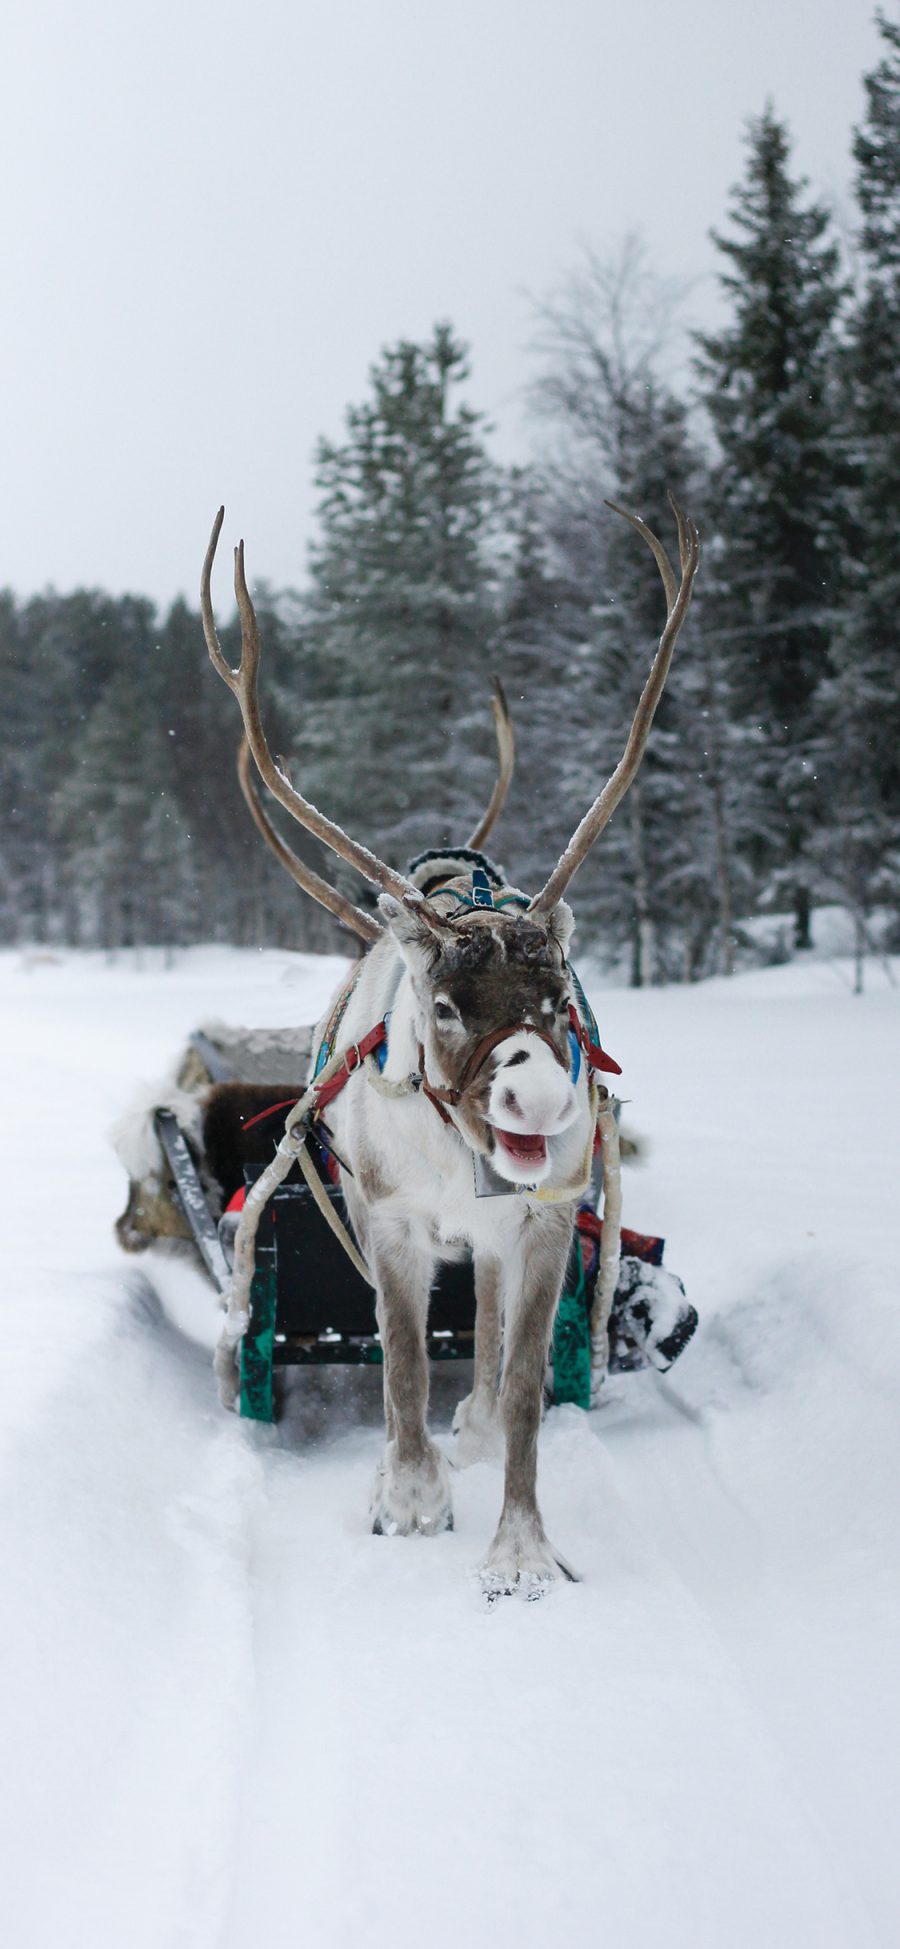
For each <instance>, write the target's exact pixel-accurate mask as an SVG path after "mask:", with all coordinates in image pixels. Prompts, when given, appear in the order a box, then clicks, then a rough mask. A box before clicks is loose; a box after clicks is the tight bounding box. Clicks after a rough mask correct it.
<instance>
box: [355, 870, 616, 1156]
mask: <svg viewBox="0 0 900 1949" xmlns="http://www.w3.org/2000/svg"><path fill="white" fill-rule="evenodd" d="M467 887H468V883H467V882H466V881H464V880H459V881H451V882H450V883H449V885H447V886H445V887H442V888H441V890H440V891H439V892H438V893H436V894H434V895H433V896H432V897H431V898H430V899H429V900H418V901H416V902H410V901H402V902H401V901H397V900H394V899H393V898H392V897H391V896H390V895H387V894H384V895H382V898H381V900H380V902H379V905H380V908H381V912H382V914H383V915H384V918H385V920H386V921H387V923H388V926H389V928H390V931H391V934H392V935H393V937H394V940H395V941H396V943H397V946H398V947H399V949H400V952H401V954H402V955H403V958H404V960H405V962H406V965H407V967H408V969H409V972H410V977H411V981H412V988H413V993H414V996H415V1008H416V1030H417V1035H418V1039H419V1043H420V1048H421V1063H422V1070H423V1075H424V1077H425V1079H426V1082H425V1087H426V1089H427V1091H428V1093H429V1095H431V1096H432V1098H433V1099H434V1100H436V1102H437V1103H438V1104H439V1105H440V1104H444V1105H447V1106H452V1120H453V1122H454V1123H455V1124H456V1126H457V1128H458V1129H460V1130H461V1132H462V1134H463V1136H464V1137H465V1139H466V1141H467V1142H468V1143H469V1144H470V1145H471V1146H472V1148H473V1149H475V1150H479V1151H482V1152H483V1153H485V1154H486V1155H487V1156H488V1157H490V1159H491V1162H492V1164H493V1166H494V1169H495V1170H496V1171H497V1172H498V1173H499V1175H500V1176H501V1177H505V1178H507V1179H508V1180H509V1181H510V1182H511V1183H513V1184H537V1183H541V1182H542V1181H543V1180H544V1179H545V1178H546V1177H547V1176H548V1175H549V1173H550V1171H551V1168H552V1162H553V1159H552V1140H553V1138H554V1137H558V1136H560V1135H561V1133H562V1132H563V1131H564V1130H567V1129H568V1127H569V1125H570V1124H571V1123H572V1122H573V1121H574V1119H575V1117H576V1116H577V1114H578V1104H577V1099H576V1094H575V1089H574V1086H573V1083H572V1081H571V1075H570V1069H571V1052H570V1046H569V1003H570V999H571V984H570V977H569V972H568V968H567V965H566V949H567V947H568V942H569V938H570V936H571V933H572V928H573V925H574V923H573V919H572V913H571V910H570V909H569V908H568V907H567V906H566V904H565V902H564V901H560V902H559V903H558V904H557V906H556V907H555V908H554V909H553V911H552V912H551V913H550V914H548V915H547V916H541V917H539V918H531V917H530V916H528V915H527V914H526V913H523V912H522V911H521V909H522V908H524V907H527V905H528V902H527V900H526V899H525V898H524V896H521V897H519V899H518V902H517V904H518V908H519V910H518V911H516V909H515V908H514V907H512V906H511V905H507V906H506V908H505V910H504V909H494V908H493V907H487V908H478V907H476V908H474V909H473V908H472V907H471V902H470V901H469V902H467V903H466V905H464V906H460V904H459V903H460V901H463V900H465V897H466V891H467Z"/></svg>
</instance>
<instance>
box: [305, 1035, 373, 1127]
mask: <svg viewBox="0 0 900 1949" xmlns="http://www.w3.org/2000/svg"><path fill="white" fill-rule="evenodd" d="M386 1040H387V1027H386V1025H385V1023H384V1022H376V1024H375V1027H374V1029H370V1030H369V1033H368V1035H364V1036H363V1039H362V1041H361V1042H352V1043H351V1044H350V1047H349V1049H348V1050H347V1054H346V1055H345V1057H344V1060H343V1062H342V1063H341V1065H340V1068H339V1069H336V1070H335V1072H334V1075H333V1076H332V1077H331V1078H330V1079H329V1081H328V1082H327V1083H326V1084H325V1085H324V1087H323V1088H321V1089H319V1088H316V1110H317V1111H319V1110H324V1109H325V1106H326V1104H328V1103H330V1102H331V1101H332V1099H333V1098H334V1097H336V1096H338V1095H339V1093H340V1091H341V1090H342V1089H343V1087H344V1084H345V1083H349V1081H350V1078H351V1076H354V1075H355V1074H356V1071H357V1070H358V1069H360V1068H361V1067H362V1065H363V1063H364V1062H365V1060H366V1057H367V1056H371V1054H372V1051H373V1049H380V1047H381V1044H382V1043H383V1042H385V1041H386Z"/></svg>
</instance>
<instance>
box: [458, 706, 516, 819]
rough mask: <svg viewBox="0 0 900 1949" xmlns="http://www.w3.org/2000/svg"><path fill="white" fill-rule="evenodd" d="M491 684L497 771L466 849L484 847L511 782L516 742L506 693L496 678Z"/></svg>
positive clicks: (504, 802)
mask: <svg viewBox="0 0 900 1949" xmlns="http://www.w3.org/2000/svg"><path fill="white" fill-rule="evenodd" d="M491 684H492V686H493V693H494V694H493V696H492V698H491V710H492V711H493V713H494V731H495V733H496V737H497V758H498V767H499V768H498V771H497V777H496V779H495V781H494V789H493V791H492V793H491V796H490V800H489V803H488V807H487V811H486V812H485V813H484V815H483V817H482V818H480V819H479V821H478V824H477V826H476V827H475V830H474V832H472V833H470V835H469V838H468V839H467V840H466V845H467V846H483V845H484V842H485V840H486V839H487V837H488V835H489V833H492V832H493V830H494V827H495V825H496V824H497V820H498V819H499V817H500V814H501V812H502V811H503V807H504V806H505V804H506V795H507V793H508V791H509V785H510V779H511V778H512V775H513V770H514V767H515V762H516V740H515V735H514V732H513V727H512V718H511V717H510V714H509V705H508V704H507V701H506V692H505V691H504V688H503V685H502V683H501V682H500V678H499V677H492V678H491Z"/></svg>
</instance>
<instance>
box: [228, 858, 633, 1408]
mask: <svg viewBox="0 0 900 1949" xmlns="http://www.w3.org/2000/svg"><path fill="white" fill-rule="evenodd" d="M441 892H442V893H450V894H452V896H453V898H454V899H455V900H456V901H457V902H458V903H459V904H458V913H459V914H460V915H461V914H463V913H465V912H471V911H472V910H473V909H474V908H477V907H492V908H495V909H496V908H503V907H510V906H519V907H527V906H528V905H529V902H528V901H527V900H526V899H525V898H524V896H523V895H521V894H516V893H510V892H507V891H505V890H498V889H495V888H493V887H492V886H491V884H490V881H489V879H488V876H487V873H486V872H484V870H483V869H482V868H480V867H476V868H475V870H474V871H473V873H472V892H471V895H469V894H466V893H460V892H459V891H458V890H457V889H456V888H452V887H443V888H441ZM454 918H455V916H454ZM566 968H567V970H568V973H569V975H570V977H571V980H572V984H573V987H574V989H575V994H576V996H577V999H578V1007H576V1006H575V1005H574V1004H573V1003H570V1005H569V1048H570V1060H571V1065H572V1080H573V1082H577V1080H578V1077H579V1075H580V1073H581V1060H582V1056H583V1057H584V1060H585V1062H586V1063H587V1065H588V1068H589V1071H590V1072H591V1074H590V1085H589V1087H590V1106H591V1118H590V1134H589V1138H588V1144H587V1150H586V1155H585V1158H584V1161H583V1166H582V1180H583V1181H582V1182H581V1183H580V1184H578V1185H566V1186H564V1187H562V1188H560V1189H556V1190H553V1189H549V1188H546V1187H544V1186H538V1187H536V1188H535V1187H528V1186H524V1185H523V1186H519V1187H510V1188H511V1189H516V1188H517V1189H519V1190H521V1191H526V1192H528V1195H529V1196H532V1197H534V1198H536V1199H538V1200H540V1201H541V1202H547V1201H549V1202H553V1203H557V1202H567V1201H572V1200H574V1199H576V1198H578V1197H579V1196H581V1195H582V1193H583V1192H584V1190H585V1189H586V1187H587V1184H588V1182H589V1179H590V1171H591V1157H592V1152H593V1146H594V1135H595V1130H597V1131H598V1132H599V1134H600V1135H602V1137H603V1140H604V1151H605V1152H608V1162H609V1164H610V1165H615V1160H616V1159H617V1138H616V1125H615V1115H614V1110H615V1104H614V1101H613V1099H611V1098H610V1097H609V1096H608V1095H607V1092H606V1090H605V1089H603V1088H602V1086H598V1085H597V1083H596V1082H595V1080H594V1072H595V1071H598V1070H605V1071H607V1072H611V1073H612V1074H613V1075H616V1076H619V1075H621V1073H622V1072H621V1069H620V1067H619V1064H618V1063H617V1062H615V1061H614V1060H613V1058H612V1056H609V1055H607V1053H606V1051H605V1050H604V1049H603V1047H602V1045H601V1043H600V1036H599V1032H598V1029H597V1024H596V1022H595V1020H594V1016H593V1014H592V1012H591V1008H590V1005H589V1003H588V1000H587V997H586V995H585V993H584V989H583V988H582V986H581V982H580V981H579V979H578V976H577V975H576V973H575V971H574V969H573V968H571V967H570V965H569V963H568V962H567V963H566ZM361 969H362V963H361V962H360V964H359V965H358V966H357V967H356V968H354V969H353V970H352V972H351V974H350V976H349V977H348V979H347V980H346V981H345V983H344V986H343V988H342V989H341V991H340V993H339V994H338V996H337V999H336V1001H335V1003H334V1006H333V1008H332V1011H331V1014H330V1016H329V1018H328V1022H327V1024H326V1027H325V1032H324V1034H323V1037H322V1041H321V1043H320V1045H319V1049H318V1051H317V1054H316V1060H315V1064H314V1066H313V1073H312V1078H311V1080H310V1082H309V1084H308V1086H307V1088H306V1089H305V1090H304V1092H303V1095H302V1096H301V1097H299V1098H297V1099H295V1101H294V1102H293V1105H292V1107H291V1108H290V1109H289V1110H288V1115H287V1118H286V1120H285V1125H284V1133H283V1135H282V1137H281V1139H280V1141H279V1143H278V1146H277V1149H276V1152H275V1156H274V1157H273V1159H272V1162H271V1163H270V1164H269V1165H268V1166H267V1167H266V1169H265V1170H264V1171H263V1172H262V1174H261V1176H260V1177H259V1178H257V1180H256V1182H255V1184H253V1185H252V1186H251V1187H250V1188H249V1190H248V1192H247V1196H246V1198H245V1202H244V1207H243V1210H242V1212H241V1215H240V1220H239V1223H238V1228H237V1231H236V1233H235V1240H234V1249H235V1259H234V1269H233V1273H232V1279H231V1285H230V1289H229V1293H228V1299H227V1304H226V1312H225V1320H224V1323H223V1326H222V1330H221V1334H220V1338H219V1342H218V1346H217V1348H216V1355H215V1362H214V1365H215V1371H216V1374H217V1376H218V1379H219V1389H220V1394H221V1397H222V1400H223V1401H224V1403H225V1405H226V1406H232V1405H233V1403H234V1400H235V1398H236V1390H237V1385H238V1380H237V1375H238V1362H237V1349H238V1346H239V1345H240V1341H241V1339H242V1338H243V1335H244V1333H245V1332H246V1329H247V1325H248V1322H249V1318H250V1288H251V1285H252V1281H253V1275H254V1270H255V1263H256V1250H255V1248H256V1231H257V1226H258V1224H259V1219H260V1215H261V1213H262V1210H263V1208H264V1206H265V1204H266V1203H267V1202H268V1199H269V1198H270V1197H271V1196H272V1194H273V1192H274V1191H275V1189H276V1188H277V1186H278V1185H279V1184H281V1183H282V1182H283V1180H284V1178H285V1177H286V1176H287V1174H288V1172H289V1171H290V1169H291V1167H292V1165H294V1164H297V1166H298V1167H299V1169H300V1171H301V1172H302V1174H303V1177H304V1178H305V1180H306V1183H307V1185H308V1187H309V1190H310V1192H311V1194H312V1197H313V1199H314V1201H315V1203H316V1204H317V1205H318V1207H319V1210H320V1211H321V1213H322V1216H323V1218H324V1219H325V1222H326V1223H327V1224H328V1225H329V1226H330V1228H331V1230H332V1231H333V1232H334V1233H335V1235H336V1237H337V1238H338V1239H339V1240H340V1243H341V1244H342V1246H343V1248H344V1250H345V1252H346V1253H347V1255H348V1257H349V1258H350V1259H351V1261H352V1263H353V1264H354V1265H355V1267H356V1269H357V1271H358V1272H359V1273H360V1275H361V1277H362V1278H363V1279H365V1280H366V1282H367V1284H368V1285H370V1286H372V1285H374V1283H375V1282H374V1280H373V1278H372V1274H371V1271H370V1270H369V1267H368V1265H367V1264H366V1261H365V1259H363V1257H362V1256H361V1254H360V1252H359V1251H358V1249H357V1247H356V1245H355V1243H354V1241H353V1239H352V1237H351V1236H350V1233H349V1231H348V1230H347V1228H346V1226H345V1225H344V1224H343V1223H342V1221H341V1219H340V1217H339V1216H338V1214H337V1212H336V1211H335V1209H334V1207H333V1205H332V1204H331V1202H330V1200H329V1198H328V1195H327V1192H326V1190H325V1187H324V1185H323V1184H322V1181H321V1178H320V1177H319V1173H318V1170H317V1168H316V1165H315V1163H314V1162H313V1159H312V1157H311V1155H310V1153H309V1151H308V1149H307V1138H308V1137H309V1135H311V1134H315V1136H316V1140H317V1142H318V1143H319V1144H320V1145H321V1146H322V1148H323V1149H326V1150H327V1148H328V1146H327V1144H326V1143H324V1142H323V1137H322V1135H321V1134H320V1132H319V1130H318V1129H317V1128H316V1126H317V1125H320V1124H321V1117H322V1112H323V1110H324V1109H326V1108H327V1106H328V1104H329V1103H332V1102H333V1101H334V1099H335V1097H336V1096H338V1095H339V1093H340V1091H341V1090H342V1089H344V1088H345V1087H346V1085H347V1084H348V1083H349V1081H350V1078H351V1076H354V1075H355V1074H356V1072H357V1070H358V1069H361V1068H362V1067H363V1064H364V1063H367V1064H368V1069H367V1080H368V1081H369V1083H370V1084H372V1085H373V1087H374V1088H375V1089H376V1090H378V1091H379V1092H380V1093H382V1094H384V1095H386V1096H397V1097H399V1096H404V1095H408V1094H412V1093H414V1092H416V1091H421V1092H422V1094H423V1095H424V1096H426V1097H427V1098H428V1100H429V1102H430V1103H432V1105H433V1107H434V1108H435V1110H436V1111H437V1113H438V1115H439V1116H440V1117H441V1119H442V1121H443V1122H444V1123H449V1124H452V1123H453V1119H452V1117H451V1116H450V1114H449V1108H448V1106H449V1107H451V1108H452V1107H453V1105H454V1104H457V1103H458V1102H459V1101H460V1099H461V1097H462V1095H463V1092H464V1090H465V1089H467V1088H468V1087H469V1085H470V1083H471V1082H472V1080H473V1078H474V1077H475V1076H476V1075H477V1074H478V1071H479V1069H481V1068H482V1067H483V1065H484V1063H485V1062H486V1061H487V1058H488V1056H489V1055H490V1053H491V1050H492V1049H494V1048H496V1046H497V1044H498V1042H501V1041H503V1040H505V1038H506V1037H507V1036H509V1035H514V1034H516V1033H518V1032H520V1031H524V1032H526V1033H528V1034H530V1035H537V1036H539V1037H540V1038H541V1040H542V1041H544V1042H546V1043H548V1044H549V1046H550V1047H551V1048H552V1049H553V1053H554V1056H555V1057H556V1060H557V1061H558V1062H560V1064H561V1065H562V1066H565V1065H564V1064H562V1058H561V1057H560V1054H559V1051H558V1049H557V1048H556V1047H555V1045H554V1044H553V1042H552V1040H551V1038H550V1036H549V1035H548V1034H547V1032H546V1030H544V1029H540V1028H538V1027H536V1026H535V1025H534V1024H533V1023H531V1022H517V1023H512V1024H508V1025H507V1026H505V1027H504V1028H501V1029H495V1030H492V1031H491V1032H490V1034H489V1035H486V1036H484V1037H483V1038H482V1040H481V1042H479V1043H478V1044H477V1046H476V1048H475V1049H474V1050H473V1051H472V1054H471V1056H470V1057H469V1059H468V1062H467V1063H466V1066H465V1069H464V1070H463V1074H462V1077H461V1079H460V1083H459V1085H458V1086H457V1087H456V1088H455V1089H448V1088H446V1087H444V1086H443V1085H432V1084H431V1083H430V1082H429V1081H428V1078H427V1076H426V1074H425V1055H424V1050H423V1049H422V1047H421V1045H420V1046H419V1051H418V1060H419V1068H418V1071H417V1072H414V1073H413V1074H412V1075H411V1076H409V1077H407V1078H405V1079H404V1080H402V1081H400V1082H392V1081H389V1080H388V1078H387V1077H386V1076H384V1075H383V1073H382V1072H383V1070H384V1066H385V1062H386V1060H387V1053H388V1034H389V1026H390V1017H391V1011H390V1009H387V1010H386V1011H385V1014H384V1016H383V1017H382V1020H381V1021H380V1022H376V1023H375V1025H374V1027H373V1028H371V1029H369V1031H368V1033H367V1034H366V1035H364V1036H362V1038H361V1039H360V1041H359V1042H353V1043H351V1044H350V1046H349V1047H348V1048H345V1049H343V1050H339V1049H338V1048H337V1047H336V1044H337V1039H338V1033H339V1030H340V1026H341V1023H342V1021H343V1019H344V1016H345V1014H346V1012H347V1008H348V1006H349V1003H350V998H351V996H352V995H353V992H354V990H355V987H356V983H357V981H358V979H359V975H360V972H361ZM399 978H400V977H399V974H398V980H399ZM285 1107H286V1106H285V1104H284V1103H280V1104H277V1105H274V1106H272V1109H270V1110H268V1111H264V1112H262V1115H263V1116H266V1115H272V1114H273V1112H274V1110H275V1109H284V1108H285ZM253 1121H254V1122H258V1121H260V1118H254V1119H253ZM245 1127H246V1126H245ZM607 1196H608V1193H607ZM608 1215H609V1214H608ZM618 1239H619V1232H618V1221H617V1219H615V1220H614V1222H613V1223H611V1224H609V1225H608V1226H607V1227H606V1228H605V1232H604V1258H608V1259H609V1267H608V1268H606V1267H604V1268H602V1270H603V1272H604V1280H605V1283H604V1281H601V1284H602V1285H603V1309H602V1310H601V1312H600V1313H598V1319H599V1321H600V1330H601V1337H602V1335H603V1334H604V1333H605V1320H606V1317H607V1315H608V1311H609V1305H610V1303H611V1297H612V1290H613V1287H614V1284H615V1270H614V1267H615V1264H617V1263H618V1249H619V1248H618ZM610 1281H611V1282H612V1283H610ZM607 1287H608V1288H609V1290H608V1291H607V1290H606V1289H607ZM598 1290H599V1288H598ZM595 1312H597V1306H596V1305H595Z"/></svg>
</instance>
